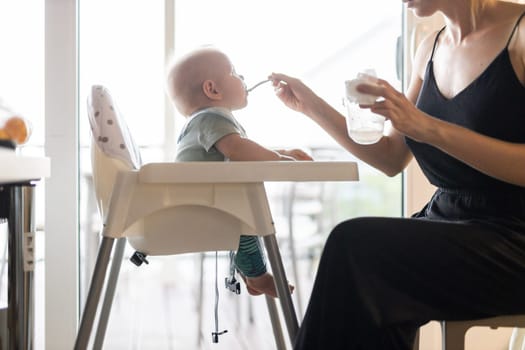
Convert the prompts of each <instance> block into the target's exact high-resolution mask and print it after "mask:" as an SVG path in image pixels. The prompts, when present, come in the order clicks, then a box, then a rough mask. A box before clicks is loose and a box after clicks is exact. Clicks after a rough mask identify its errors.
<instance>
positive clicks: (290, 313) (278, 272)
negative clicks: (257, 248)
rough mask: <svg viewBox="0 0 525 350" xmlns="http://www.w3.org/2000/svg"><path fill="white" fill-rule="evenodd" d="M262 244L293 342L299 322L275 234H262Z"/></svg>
mask: <svg viewBox="0 0 525 350" xmlns="http://www.w3.org/2000/svg"><path fill="white" fill-rule="evenodd" d="M264 245H265V247H266V251H267V252H268V260H269V261H270V265H271V267H272V272H273V274H274V278H275V286H276V287H277V295H278V296H279V300H280V302H281V307H282V310H283V316H284V320H285V322H286V327H287V328H288V335H289V337H290V341H291V342H292V344H293V343H294V342H295V338H296V336H297V333H298V331H299V322H298V321H297V315H296V313H295V309H294V306H293V302H292V295H291V294H290V289H289V288H288V279H287V278H286V273H285V271H284V267H283V261H282V259H281V254H280V253H279V247H278V245H277V239H276V237H275V235H267V236H264Z"/></svg>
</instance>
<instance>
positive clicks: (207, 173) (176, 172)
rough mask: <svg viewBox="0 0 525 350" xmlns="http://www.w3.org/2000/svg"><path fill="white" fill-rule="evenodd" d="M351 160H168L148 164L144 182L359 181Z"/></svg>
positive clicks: (141, 177)
mask: <svg viewBox="0 0 525 350" xmlns="http://www.w3.org/2000/svg"><path fill="white" fill-rule="evenodd" d="M357 180H359V173H358V168H357V163H356V162H351V161H295V162H294V161H247V162H220V161H219V162H170V163H168V162H165V163H149V164H145V165H144V166H143V167H142V168H141V169H140V170H139V181H140V182H142V183H249V182H266V181H357Z"/></svg>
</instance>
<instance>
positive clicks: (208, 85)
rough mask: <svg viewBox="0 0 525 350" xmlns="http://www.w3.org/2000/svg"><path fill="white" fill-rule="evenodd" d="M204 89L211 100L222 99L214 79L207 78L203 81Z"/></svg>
mask: <svg viewBox="0 0 525 350" xmlns="http://www.w3.org/2000/svg"><path fill="white" fill-rule="evenodd" d="M202 91H203V92H204V94H205V95H206V96H207V97H208V98H209V99H211V100H220V99H221V97H222V96H221V94H220V92H219V90H218V89H217V85H216V84H215V82H214V81H213V80H209V79H208V80H205V81H204V82H203V83H202Z"/></svg>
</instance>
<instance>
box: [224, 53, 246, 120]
mask: <svg viewBox="0 0 525 350" xmlns="http://www.w3.org/2000/svg"><path fill="white" fill-rule="evenodd" d="M229 66H230V69H229V72H228V74H227V75H226V76H225V77H224V79H223V82H222V85H223V86H222V89H223V99H224V100H225V102H226V103H228V104H229V105H230V108H231V109H232V110H235V109H241V108H244V107H246V105H247V104H248V99H247V97H248V93H247V91H246V84H245V83H244V78H243V76H242V75H240V74H238V73H237V72H236V71H235V67H234V66H233V65H232V64H231V63H230V64H229Z"/></svg>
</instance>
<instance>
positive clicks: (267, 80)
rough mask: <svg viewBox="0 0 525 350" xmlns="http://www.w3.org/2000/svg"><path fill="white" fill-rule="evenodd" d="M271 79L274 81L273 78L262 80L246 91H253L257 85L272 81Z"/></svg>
mask: <svg viewBox="0 0 525 350" xmlns="http://www.w3.org/2000/svg"><path fill="white" fill-rule="evenodd" d="M270 81H272V80H271V79H266V80H263V81H260V82H258V83H257V84H255V85H254V86H252V87H251V88H249V89H247V90H246V91H247V92H251V91H252V90H253V89H255V88H256V87H257V86H259V85H262V84H264V83H267V82H270Z"/></svg>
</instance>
